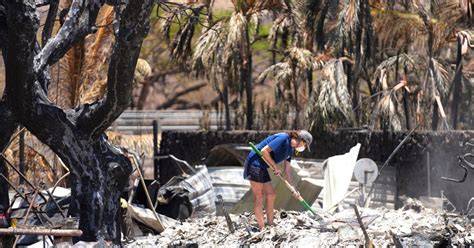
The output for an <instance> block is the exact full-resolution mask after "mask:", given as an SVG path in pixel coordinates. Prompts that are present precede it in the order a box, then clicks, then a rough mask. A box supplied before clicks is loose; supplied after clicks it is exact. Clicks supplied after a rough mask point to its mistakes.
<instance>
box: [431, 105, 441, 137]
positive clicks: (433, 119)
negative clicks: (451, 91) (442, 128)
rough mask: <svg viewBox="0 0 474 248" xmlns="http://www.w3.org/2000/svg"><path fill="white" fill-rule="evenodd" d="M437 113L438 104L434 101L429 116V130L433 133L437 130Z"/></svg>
mask: <svg viewBox="0 0 474 248" xmlns="http://www.w3.org/2000/svg"><path fill="white" fill-rule="evenodd" d="M438 112H439V109H438V104H436V101H434V103H433V115H432V116H431V129H433V131H436V130H438V124H439V115H438Z"/></svg>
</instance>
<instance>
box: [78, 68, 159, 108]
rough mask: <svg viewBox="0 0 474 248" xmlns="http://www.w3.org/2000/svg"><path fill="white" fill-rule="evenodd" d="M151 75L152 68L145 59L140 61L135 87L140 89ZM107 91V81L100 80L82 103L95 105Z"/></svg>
mask: <svg viewBox="0 0 474 248" xmlns="http://www.w3.org/2000/svg"><path fill="white" fill-rule="evenodd" d="M150 74H151V68H150V65H149V64H148V62H146V60H144V59H138V60H137V65H136V67H135V73H134V78H133V87H138V84H140V83H142V82H143V80H145V78H146V77H147V76H149V75H150ZM106 91H107V79H103V80H99V81H97V82H95V83H94V84H93V85H92V88H90V89H89V91H87V92H86V93H85V94H84V95H83V96H82V98H81V103H93V102H95V101H97V100H99V99H100V98H102V97H103V96H104V95H105V92H106Z"/></svg>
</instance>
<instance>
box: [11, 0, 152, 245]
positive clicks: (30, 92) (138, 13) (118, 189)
mask: <svg viewBox="0 0 474 248" xmlns="http://www.w3.org/2000/svg"><path fill="white" fill-rule="evenodd" d="M153 5H154V3H153V1H152V0H135V1H130V2H129V3H128V4H126V5H124V6H122V7H121V8H117V9H116V11H117V12H116V13H115V14H116V20H117V29H116V30H117V32H116V34H115V37H116V42H115V45H114V49H113V52H112V56H111V59H110V63H109V68H108V76H107V78H108V79H107V93H106V95H105V96H104V97H103V98H102V99H100V100H98V101H96V102H94V103H92V104H85V105H80V106H79V107H77V108H76V109H61V108H59V107H58V106H56V105H55V104H54V103H52V102H51V101H50V100H49V99H48V98H47V94H46V90H47V86H48V85H49V80H48V79H49V75H48V73H47V72H48V66H50V65H52V64H54V63H56V62H57V61H58V60H59V59H60V58H61V57H63V56H64V54H66V52H67V51H68V50H69V49H70V48H71V47H72V46H73V45H74V43H76V42H77V41H79V40H81V39H83V38H84V37H85V36H86V35H87V34H89V33H91V32H93V31H94V25H95V21H96V20H95V19H96V17H97V13H98V11H99V9H100V7H101V5H100V4H99V3H98V2H95V1H80V0H75V1H73V2H72V4H71V7H70V10H69V13H68V14H67V17H66V20H65V23H64V25H63V26H62V27H61V29H60V30H59V31H58V34H57V35H56V36H55V37H53V38H51V39H49V41H48V42H47V44H46V45H45V46H44V47H43V48H42V49H41V50H40V49H39V48H38V47H39V46H38V42H37V40H36V37H37V32H38V26H39V20H38V16H37V14H36V13H37V12H36V9H35V8H36V5H35V1H33V0H30V1H21V2H17V1H9V2H8V3H7V4H6V16H7V18H6V20H7V27H8V28H10V27H11V30H12V32H7V39H6V41H7V42H6V44H5V45H4V51H3V52H4V56H5V69H6V70H5V71H6V96H7V97H6V102H7V105H8V107H9V109H10V110H11V112H12V113H13V115H14V117H15V119H16V120H17V121H18V122H20V123H21V124H22V125H23V126H25V127H26V128H27V129H28V130H29V131H30V132H31V133H32V134H34V135H35V136H36V137H37V138H38V139H39V140H40V141H41V142H43V143H44V144H46V145H48V146H49V147H50V148H51V149H52V150H53V151H54V152H55V153H56V154H57V155H58V156H59V157H60V158H61V159H62V160H63V161H64V162H65V164H66V165H68V167H69V168H70V169H71V181H72V182H73V183H72V184H71V186H72V187H71V191H72V199H74V201H73V202H72V203H71V208H70V213H71V214H72V215H73V216H79V217H80V221H79V226H80V229H81V230H82V231H83V235H82V236H81V237H80V239H81V240H87V241H96V240H110V241H113V242H114V243H115V244H120V226H119V224H118V222H117V218H118V216H119V196H120V194H121V193H122V190H123V189H124V186H125V183H126V182H127V179H128V176H129V175H130V173H131V171H132V168H131V164H130V161H129V160H128V159H127V157H126V152H125V151H123V150H120V149H118V148H115V147H113V146H112V145H110V144H109V143H108V141H107V139H106V137H105V134H104V132H105V130H106V129H107V128H108V127H109V126H110V125H111V123H112V122H113V121H114V120H115V119H116V118H117V117H118V116H119V115H120V114H121V113H122V112H123V111H124V110H125V109H126V108H127V107H128V106H129V105H130V102H131V98H132V81H133V75H134V71H135V66H136V62H137V59H138V55H139V52H140V48H141V44H142V42H143V39H144V37H145V36H146V33H147V32H148V29H149V21H148V18H149V16H150V14H151V11H152V9H153Z"/></svg>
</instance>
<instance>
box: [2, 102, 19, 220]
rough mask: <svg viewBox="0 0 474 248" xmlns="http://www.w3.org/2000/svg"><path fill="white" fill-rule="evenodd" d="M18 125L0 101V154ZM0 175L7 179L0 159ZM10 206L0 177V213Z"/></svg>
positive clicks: (6, 172)
mask: <svg viewBox="0 0 474 248" xmlns="http://www.w3.org/2000/svg"><path fill="white" fill-rule="evenodd" d="M17 127H18V124H17V123H16V122H15V121H14V119H13V115H12V113H11V112H10V110H9V109H8V108H7V106H6V104H5V102H3V101H0V153H2V152H3V151H4V150H5V149H6V148H7V145H8V142H9V141H10V138H11V137H12V135H13V133H14V132H15V129H16V128H17ZM0 173H1V174H3V175H4V176H5V177H7V178H8V169H7V167H6V164H5V161H4V160H3V159H2V157H0ZM9 205H10V199H9V197H8V184H7V182H5V181H4V180H3V177H0V213H1V212H3V211H6V210H7V209H8V207H9Z"/></svg>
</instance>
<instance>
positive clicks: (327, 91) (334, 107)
mask: <svg viewBox="0 0 474 248" xmlns="http://www.w3.org/2000/svg"><path fill="white" fill-rule="evenodd" d="M317 85H319V94H314V96H313V98H311V99H310V101H309V104H308V107H307V109H306V115H307V117H308V118H309V119H310V120H311V122H312V124H311V125H312V128H313V127H314V125H315V124H316V123H318V124H323V125H325V127H327V125H347V124H350V123H351V122H352V103H351V97H350V94H349V91H348V89H347V76H346V74H345V73H344V67H343V62H342V61H341V60H339V59H332V60H330V61H328V62H327V64H326V65H325V66H324V68H323V69H322V71H321V76H320V80H319V82H318V83H317ZM314 92H318V91H316V90H315V91H314Z"/></svg>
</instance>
